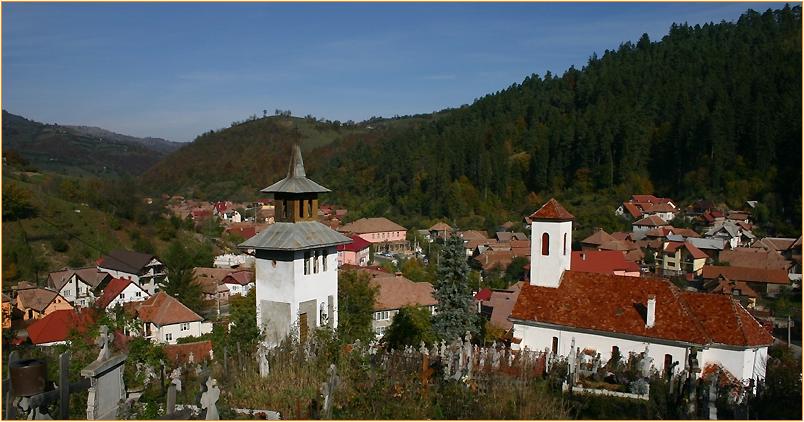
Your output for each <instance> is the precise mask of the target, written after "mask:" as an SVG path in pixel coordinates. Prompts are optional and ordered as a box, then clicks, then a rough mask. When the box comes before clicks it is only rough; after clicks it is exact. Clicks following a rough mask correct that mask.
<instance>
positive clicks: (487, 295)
mask: <svg viewBox="0 0 804 422" xmlns="http://www.w3.org/2000/svg"><path fill="white" fill-rule="evenodd" d="M475 299H477V300H489V299H491V289H489V288H488V287H486V288H483V289H480V291H479V292H477V294H475Z"/></svg>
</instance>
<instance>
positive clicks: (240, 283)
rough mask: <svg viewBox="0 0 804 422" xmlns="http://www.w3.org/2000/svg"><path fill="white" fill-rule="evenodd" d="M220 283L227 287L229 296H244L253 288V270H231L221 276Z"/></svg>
mask: <svg viewBox="0 0 804 422" xmlns="http://www.w3.org/2000/svg"><path fill="white" fill-rule="evenodd" d="M221 283H222V284H223V285H224V286H226V288H227V289H229V295H230V296H232V295H241V296H245V295H247V294H248V292H249V291H251V289H253V288H254V272H253V271H249V270H240V271H232V272H231V273H229V274H227V275H226V277H224V278H223V281H222V282H221Z"/></svg>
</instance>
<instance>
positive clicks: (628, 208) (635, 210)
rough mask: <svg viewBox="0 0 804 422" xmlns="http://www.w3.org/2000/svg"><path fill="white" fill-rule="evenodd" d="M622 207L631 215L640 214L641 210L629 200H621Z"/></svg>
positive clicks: (636, 216) (639, 215) (635, 216)
mask: <svg viewBox="0 0 804 422" xmlns="http://www.w3.org/2000/svg"><path fill="white" fill-rule="evenodd" d="M623 208H625V210H626V211H628V213H629V214H631V217H634V218H639V217H641V216H642V210H640V209H639V207H637V206H636V205H635V204H633V203H631V202H623Z"/></svg>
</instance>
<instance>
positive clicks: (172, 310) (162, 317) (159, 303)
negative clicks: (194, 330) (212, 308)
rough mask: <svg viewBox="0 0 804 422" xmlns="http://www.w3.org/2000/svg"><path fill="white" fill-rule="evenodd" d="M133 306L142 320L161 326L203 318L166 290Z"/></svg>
mask: <svg viewBox="0 0 804 422" xmlns="http://www.w3.org/2000/svg"><path fill="white" fill-rule="evenodd" d="M131 306H132V307H134V308H135V309H136V311H137V315H138V318H139V319H140V320H141V321H143V322H152V323H154V324H156V325H159V326H164V325H170V324H179V323H182V322H192V321H202V320H203V318H201V317H200V316H199V315H198V314H197V313H195V312H193V311H192V310H191V309H190V308H188V307H186V306H184V304H183V303H181V302H179V301H178V300H177V299H175V298H174V297H172V296H170V295H168V294H167V293H165V292H159V293H157V294H155V295H153V296H151V297H149V298H148V299H146V300H144V301H142V302H136V304H135V305H131Z"/></svg>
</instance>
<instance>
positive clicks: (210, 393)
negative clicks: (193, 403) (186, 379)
mask: <svg viewBox="0 0 804 422" xmlns="http://www.w3.org/2000/svg"><path fill="white" fill-rule="evenodd" d="M206 384H207V391H204V392H203V393H202V394H201V408H202V409H207V414H206V417H205V419H206V420H218V419H220V418H221V417H220V415H219V414H218V406H217V403H218V399H220V397H221V390H220V388H218V382H217V381H215V378H212V377H209V378H207V383H206Z"/></svg>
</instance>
